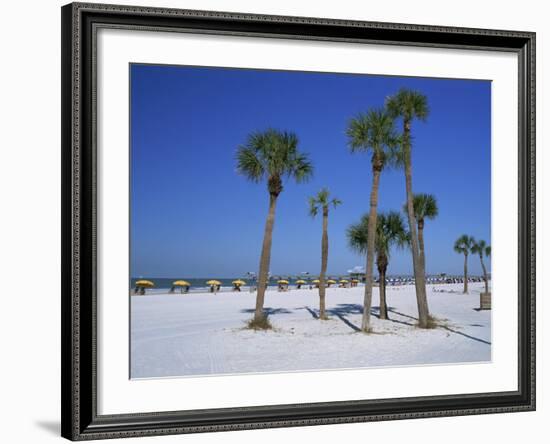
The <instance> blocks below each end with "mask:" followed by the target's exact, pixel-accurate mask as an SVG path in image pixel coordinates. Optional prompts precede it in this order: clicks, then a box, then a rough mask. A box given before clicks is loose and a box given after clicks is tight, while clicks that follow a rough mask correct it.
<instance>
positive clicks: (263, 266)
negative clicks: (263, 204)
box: [254, 194, 277, 321]
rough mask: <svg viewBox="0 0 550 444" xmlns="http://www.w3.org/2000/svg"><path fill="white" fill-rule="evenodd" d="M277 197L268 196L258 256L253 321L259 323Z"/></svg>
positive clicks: (262, 306)
mask: <svg viewBox="0 0 550 444" xmlns="http://www.w3.org/2000/svg"><path fill="white" fill-rule="evenodd" d="M276 204H277V196H276V195H274V194H270V195H269V212H268V213H267V219H266V221H265V230H264V242H263V245H262V255H261V256H260V272H259V276H258V292H257V294H256V310H255V312H254V319H255V320H256V321H260V320H261V319H262V318H263V317H264V312H263V310H264V299H265V290H266V287H267V274H268V273H269V263H270V261H271V242H272V240H273V225H274V223H275V206H276Z"/></svg>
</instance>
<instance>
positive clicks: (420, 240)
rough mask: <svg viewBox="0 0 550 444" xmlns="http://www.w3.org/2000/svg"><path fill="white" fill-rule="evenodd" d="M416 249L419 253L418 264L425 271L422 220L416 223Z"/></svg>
mask: <svg viewBox="0 0 550 444" xmlns="http://www.w3.org/2000/svg"><path fill="white" fill-rule="evenodd" d="M418 249H419V253H420V263H421V264H422V268H423V269H424V270H426V256H425V255H424V220H419V221H418Z"/></svg>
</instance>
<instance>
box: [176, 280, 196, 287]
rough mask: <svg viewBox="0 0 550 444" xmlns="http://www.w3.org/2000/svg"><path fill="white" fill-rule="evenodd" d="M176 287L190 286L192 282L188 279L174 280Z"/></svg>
mask: <svg viewBox="0 0 550 444" xmlns="http://www.w3.org/2000/svg"><path fill="white" fill-rule="evenodd" d="M172 285H173V286H174V287H190V286H191V284H190V283H189V282H187V281H174V282H172Z"/></svg>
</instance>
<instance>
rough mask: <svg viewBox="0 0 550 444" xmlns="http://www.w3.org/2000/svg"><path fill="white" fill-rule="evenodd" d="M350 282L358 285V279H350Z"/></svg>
mask: <svg viewBox="0 0 550 444" xmlns="http://www.w3.org/2000/svg"><path fill="white" fill-rule="evenodd" d="M351 282H353V283H354V284H358V283H359V279H352V280H351Z"/></svg>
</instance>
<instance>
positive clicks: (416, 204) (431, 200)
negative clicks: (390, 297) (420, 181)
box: [403, 193, 439, 270]
mask: <svg viewBox="0 0 550 444" xmlns="http://www.w3.org/2000/svg"><path fill="white" fill-rule="evenodd" d="M413 209H414V218H415V219H416V224H417V228H418V250H419V256H420V261H421V262H422V268H423V269H424V270H426V255H425V250H424V223H425V221H426V219H435V218H436V217H437V215H438V213H439V209H438V208H437V200H436V199H435V196H434V195H433V194H424V193H421V194H414V195H413ZM403 210H404V212H405V214H407V205H406V204H405V206H404V208H403Z"/></svg>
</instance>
